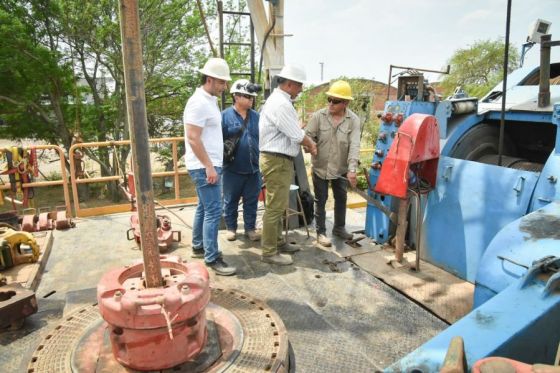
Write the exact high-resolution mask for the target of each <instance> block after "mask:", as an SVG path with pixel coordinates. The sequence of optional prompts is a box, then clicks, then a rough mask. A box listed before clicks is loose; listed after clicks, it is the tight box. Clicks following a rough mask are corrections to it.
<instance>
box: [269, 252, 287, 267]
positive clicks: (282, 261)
mask: <svg viewBox="0 0 560 373" xmlns="http://www.w3.org/2000/svg"><path fill="white" fill-rule="evenodd" d="M261 260H262V261H263V262H265V263H270V264H277V265H279V266H287V265H290V264H292V263H293V262H294V261H293V260H292V257H291V256H289V255H284V254H279V253H276V254H274V255H263V256H261Z"/></svg>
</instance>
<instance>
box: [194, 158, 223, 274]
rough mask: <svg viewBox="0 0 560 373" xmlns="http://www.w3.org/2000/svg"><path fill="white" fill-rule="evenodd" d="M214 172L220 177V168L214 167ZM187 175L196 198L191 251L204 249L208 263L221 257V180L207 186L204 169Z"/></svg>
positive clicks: (205, 259)
mask: <svg viewBox="0 0 560 373" xmlns="http://www.w3.org/2000/svg"><path fill="white" fill-rule="evenodd" d="M216 172H217V173H218V175H219V176H221V175H222V168H221V167H216ZM189 174H190V176H191V180H192V181H193V183H194V185H195V187H196V194H197V196H198V205H197V206H196V212H195V214H194V223H193V232H192V246H193V249H201V248H204V261H205V262H206V263H210V262H213V261H215V260H216V259H218V258H219V257H220V255H221V254H220V250H219V249H218V228H219V226H220V219H221V217H222V178H221V177H220V178H219V179H218V180H219V181H218V182H217V183H216V184H208V182H207V181H206V169H204V168H199V169H196V170H189Z"/></svg>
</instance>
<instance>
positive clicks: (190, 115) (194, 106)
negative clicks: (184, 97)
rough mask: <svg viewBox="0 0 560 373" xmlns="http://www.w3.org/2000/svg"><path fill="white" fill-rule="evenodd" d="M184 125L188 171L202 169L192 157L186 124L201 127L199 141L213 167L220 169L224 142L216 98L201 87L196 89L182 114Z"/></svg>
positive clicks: (198, 162) (220, 115)
mask: <svg viewBox="0 0 560 373" xmlns="http://www.w3.org/2000/svg"><path fill="white" fill-rule="evenodd" d="M183 124H184V125H185V148H186V153H185V163H186V165H187V169H188V170H196V169H199V168H204V165H203V164H202V163H200V161H199V160H198V158H197V157H196V156H195V155H194V153H193V151H192V149H191V146H190V145H189V141H188V139H187V124H191V125H193V126H197V127H202V134H201V140H202V144H203V145H204V148H205V149H206V153H208V157H210V160H211V161H212V164H213V165H214V167H222V161H223V159H224V140H223V137H222V114H221V113H220V109H219V108H218V98H217V97H215V96H212V95H211V94H209V93H208V92H206V91H205V90H204V89H203V88H202V87H199V88H197V89H196V91H195V92H194V94H193V95H192V96H191V98H189V100H188V101H187V105H186V106H185V112H184V113H183Z"/></svg>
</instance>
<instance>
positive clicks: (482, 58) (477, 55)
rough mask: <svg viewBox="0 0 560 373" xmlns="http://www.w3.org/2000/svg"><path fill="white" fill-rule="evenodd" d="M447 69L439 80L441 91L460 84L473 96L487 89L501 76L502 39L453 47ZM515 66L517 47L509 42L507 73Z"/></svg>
mask: <svg viewBox="0 0 560 373" xmlns="http://www.w3.org/2000/svg"><path fill="white" fill-rule="evenodd" d="M448 64H449V65H450V66H451V72H450V74H449V75H446V76H445V78H444V79H443V81H442V87H443V89H444V94H445V95H450V94H452V93H453V91H454V90H455V88H456V87H458V86H461V87H462V88H463V89H464V90H465V91H466V92H467V93H469V94H470V95H471V96H474V97H479V98H480V97H482V96H484V95H485V94H486V93H488V92H489V91H490V90H491V89H492V88H494V86H495V85H496V84H498V83H499V82H500V81H501V80H502V77H503V64H504V42H503V40H501V39H496V40H480V41H477V42H475V43H474V44H472V45H469V46H467V47H466V48H462V49H459V50H457V51H455V53H454V54H453V56H451V58H450V59H449V61H448ZM518 66H519V53H518V51H517V48H516V47H515V46H514V45H513V44H510V46H509V63H508V73H509V72H511V71H513V70H514V69H516V68H517V67H518Z"/></svg>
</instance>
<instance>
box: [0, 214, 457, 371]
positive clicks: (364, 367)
mask: <svg viewBox="0 0 560 373" xmlns="http://www.w3.org/2000/svg"><path fill="white" fill-rule="evenodd" d="M172 211H173V212H175V213H177V214H178V215H179V216H181V217H182V218H183V220H185V221H186V222H188V223H191V222H192V217H193V215H194V207H193V206H185V207H174V208H172ZM328 218H329V215H328ZM364 219H365V211H362V212H360V211H357V212H351V211H349V214H348V218H347V228H348V229H349V230H353V229H355V230H358V229H362V228H363V222H364ZM331 220H332V216H331ZM76 223H77V225H76V228H74V229H71V230H67V231H56V232H54V236H55V237H54V243H53V248H52V252H51V256H50V258H49V261H48V263H47V266H46V269H45V271H44V273H43V275H42V279H41V283H40V284H39V287H38V288H37V299H38V303H39V311H38V313H37V314H35V315H32V316H31V317H29V318H28V319H27V320H26V322H25V325H24V327H23V328H22V329H20V330H18V331H8V332H3V333H0V366H1V367H2V371H6V372H28V365H29V363H30V361H31V359H32V357H33V353H34V351H35V350H36V349H37V347H38V346H39V344H40V343H41V342H42V341H43V340H44V338H45V337H46V336H48V335H49V333H52V331H53V328H55V327H56V326H57V325H59V324H61V323H62V322H63V320H64V317H67V316H68V315H70V314H71V312H74V311H76V310H77V309H80V308H84V307H88V306H91V305H92V304H93V303H94V302H95V287H96V285H97V283H98V281H99V279H100V278H101V276H102V275H103V274H104V273H105V272H106V271H108V270H109V269H111V268H114V267H120V266H123V265H127V264H130V263H131V262H133V261H135V260H138V259H139V258H141V253H140V251H138V249H137V247H136V244H135V243H134V242H130V241H128V240H127V239H126V230H127V229H128V228H129V226H128V224H129V214H117V215H109V216H101V217H95V218H88V219H82V220H77V221H76ZM172 223H173V228H174V229H178V230H181V231H182V234H183V241H182V242H181V243H179V244H176V245H175V246H174V247H173V249H172V250H171V251H170V252H169V253H170V254H173V255H180V256H182V257H183V259H188V260H191V258H190V250H191V249H190V240H191V231H190V229H189V228H188V227H185V226H184V225H182V223H181V222H180V221H179V220H178V219H176V218H174V217H173V216H172ZM238 232H241V233H242V232H243V228H242V226H241V227H240V229H239V231H238ZM222 233H223V232H221V233H220V238H219V243H220V248H221V250H222V251H223V254H224V259H225V260H226V262H228V263H230V264H232V265H235V266H236V267H237V268H238V273H237V275H236V276H231V277H221V276H215V275H214V274H213V273H212V272H211V271H210V272H211V286H212V287H214V288H224V289H237V290H240V291H242V292H245V293H247V294H249V295H250V296H251V297H253V298H256V299H259V300H262V301H264V302H266V304H267V305H268V307H270V308H271V309H273V310H274V311H275V312H276V313H277V314H278V315H279V316H280V317H281V319H282V321H283V323H284V325H285V327H286V330H287V333H288V339H289V342H290V345H291V347H292V349H293V364H292V365H291V367H290V368H291V370H292V371H297V372H341V371H344V372H350V371H351V372H374V371H377V370H382V369H383V368H384V367H386V366H388V365H389V364H391V363H392V362H394V361H396V360H397V359H399V358H401V357H402V356H404V355H406V354H407V353H408V352H410V351H412V350H413V349H415V348H416V347H418V346H420V345H421V344H422V343H423V342H425V341H426V340H428V339H429V338H431V337H432V336H434V335H436V334H437V333H438V332H440V331H441V330H443V329H444V328H445V327H446V326H447V324H446V323H445V322H443V321H441V320H440V319H439V318H437V317H435V316H434V315H432V314H431V313H429V312H428V311H426V310H425V309H424V308H422V307H421V306H419V305H417V304H416V303H414V302H412V301H410V300H409V299H408V298H407V297H405V296H403V295H402V294H400V293H399V292H397V291H396V290H394V289H392V288H391V287H389V286H388V285H386V284H385V283H383V282H381V281H380V280H378V279H376V278H375V277H374V276H372V275H371V274H369V273H368V272H366V271H365V270H363V269H362V268H360V267H359V266H358V265H356V264H354V263H353V261H352V260H351V259H352V258H353V257H355V258H357V257H358V256H360V255H368V253H369V252H371V251H372V250H373V249H375V247H374V246H373V245H372V244H371V242H370V243H368V242H367V240H364V241H361V244H362V247H361V248H358V249H352V248H349V247H345V245H344V244H343V243H342V242H340V241H336V240H335V241H334V245H333V248H330V249H329V248H322V247H317V246H315V241H314V239H313V238H311V239H307V237H306V234H305V230H304V229H298V230H293V231H290V235H289V238H290V241H291V242H295V243H296V244H298V245H301V247H302V250H301V251H300V252H298V253H295V254H294V265H292V266H286V267H280V266H271V265H269V264H266V263H263V262H261V261H260V248H259V244H258V243H254V242H251V241H249V240H248V239H246V238H244V237H243V235H242V234H241V235H239V234H238V239H237V240H236V241H233V242H229V241H227V240H225V238H223V237H222ZM312 237H313V235H312ZM368 245H369V246H368ZM337 250H339V251H341V250H342V251H343V255H341V254H340V253H337ZM352 250H355V251H352ZM353 253H354V254H353ZM353 255H354V256H353ZM192 260H198V259H192ZM290 361H291V362H292V359H290Z"/></svg>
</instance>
